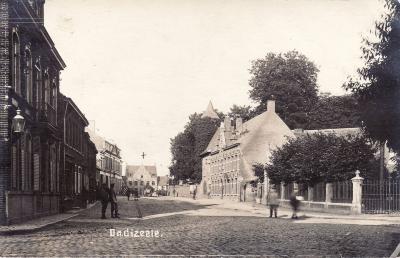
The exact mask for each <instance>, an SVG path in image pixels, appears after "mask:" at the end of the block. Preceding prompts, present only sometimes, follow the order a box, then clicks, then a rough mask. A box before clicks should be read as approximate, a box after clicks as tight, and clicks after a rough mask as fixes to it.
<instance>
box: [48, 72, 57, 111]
mask: <svg viewBox="0 0 400 258" xmlns="http://www.w3.org/2000/svg"><path fill="white" fill-rule="evenodd" d="M49 103H50V105H51V106H52V107H53V108H56V106H57V83H56V78H54V79H53V80H52V83H51V91H50V102H49Z"/></svg>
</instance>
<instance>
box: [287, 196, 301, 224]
mask: <svg viewBox="0 0 400 258" xmlns="http://www.w3.org/2000/svg"><path fill="white" fill-rule="evenodd" d="M289 202H290V206H292V211H293V214H292V219H298V218H299V217H298V216H297V212H298V211H299V206H300V200H299V199H298V198H297V192H296V191H295V192H293V193H292V195H291V196H290V199H289Z"/></svg>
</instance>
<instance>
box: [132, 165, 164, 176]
mask: <svg viewBox="0 0 400 258" xmlns="http://www.w3.org/2000/svg"><path fill="white" fill-rule="evenodd" d="M128 172H129V173H132V175H133V176H135V174H136V173H141V172H143V173H148V174H149V175H150V176H151V177H157V167H156V166H145V165H140V166H137V165H127V166H126V173H127V174H128Z"/></svg>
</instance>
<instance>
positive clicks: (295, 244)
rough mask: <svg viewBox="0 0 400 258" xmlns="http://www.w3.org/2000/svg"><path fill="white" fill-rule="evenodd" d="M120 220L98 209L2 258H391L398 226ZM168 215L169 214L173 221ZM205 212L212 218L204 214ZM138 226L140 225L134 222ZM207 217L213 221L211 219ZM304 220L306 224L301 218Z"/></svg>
mask: <svg viewBox="0 0 400 258" xmlns="http://www.w3.org/2000/svg"><path fill="white" fill-rule="evenodd" d="M119 205H120V207H119V208H120V214H121V219H110V218H109V215H110V210H109V207H108V210H107V216H108V218H109V219H107V220H101V219H99V218H100V205H96V206H95V207H93V208H91V209H88V210H86V211H84V212H82V213H81V214H80V215H79V216H77V217H74V218H71V219H69V220H67V221H64V222H60V223H57V224H54V225H52V226H49V227H47V228H45V229H42V230H41V231H39V232H36V233H29V234H23V235H14V236H0V255H1V256H13V255H18V256H21V255H40V256H53V255H57V256H82V255H141V254H147V255H168V254H174V255H189V254H191V255H204V254H210V255H211V254H213V255H220V254H225V255H238V254H241V255H246V254H248V255H289V256H294V255H334V256H340V255H342V256H351V257H354V256H374V257H382V256H390V254H391V253H392V252H393V250H394V249H395V248H396V246H397V244H398V242H399V239H400V227H399V225H384V226H361V225H340V224H339V225H336V224H317V223H298V222H297V221H292V220H290V219H289V218H288V217H287V216H282V217H280V218H278V219H270V218H266V216H265V215H262V214H261V215H260V214H258V215H257V214H253V215H247V216H244V215H243V214H242V212H241V211H235V210H224V209H221V208H218V207H216V206H214V205H200V204H196V203H193V202H183V201H174V200H160V199H157V198H154V199H140V200H139V201H133V200H131V201H129V202H128V201H127V200H126V199H125V198H124V199H122V198H121V199H120V201H119ZM172 213H174V214H172ZM207 213H209V214H211V215H207ZM140 214H141V215H142V216H143V219H139V218H138V217H139V215H140ZM212 214H218V216H214V215H212ZM305 220H307V218H306V219H305ZM110 229H116V230H117V231H118V230H122V231H123V230H125V229H129V231H132V232H133V233H134V231H136V230H138V231H139V230H153V232H154V231H156V230H158V231H159V232H160V234H161V236H160V237H146V236H144V237H123V236H122V237H121V236H114V237H111V236H110Z"/></svg>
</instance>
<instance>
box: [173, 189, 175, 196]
mask: <svg viewBox="0 0 400 258" xmlns="http://www.w3.org/2000/svg"><path fill="white" fill-rule="evenodd" d="M172 194H173V195H174V197H175V188H174V189H173V190H172Z"/></svg>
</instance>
